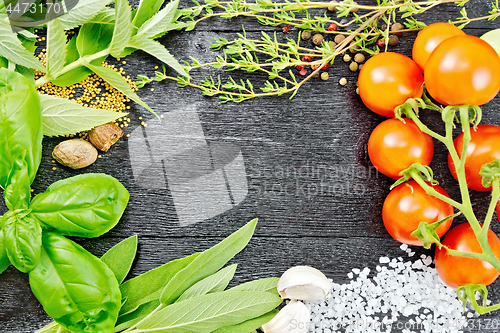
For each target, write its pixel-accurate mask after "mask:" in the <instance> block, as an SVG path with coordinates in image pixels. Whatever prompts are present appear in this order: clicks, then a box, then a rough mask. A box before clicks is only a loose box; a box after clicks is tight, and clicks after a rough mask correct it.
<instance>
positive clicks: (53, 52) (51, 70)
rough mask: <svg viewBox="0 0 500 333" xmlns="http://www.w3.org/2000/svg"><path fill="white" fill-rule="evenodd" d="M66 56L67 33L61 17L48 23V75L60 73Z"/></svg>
mask: <svg viewBox="0 0 500 333" xmlns="http://www.w3.org/2000/svg"><path fill="white" fill-rule="evenodd" d="M65 58H66V35H65V34H64V29H63V26H62V24H61V21H59V19H57V18H56V19H53V20H52V21H50V22H49V23H48V24H47V75H49V76H51V75H53V74H56V73H59V72H60V71H61V70H62V68H63V67H64V59H65Z"/></svg>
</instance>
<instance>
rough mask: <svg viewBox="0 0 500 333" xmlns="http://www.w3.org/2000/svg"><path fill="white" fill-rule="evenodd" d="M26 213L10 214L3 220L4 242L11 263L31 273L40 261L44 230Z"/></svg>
mask: <svg viewBox="0 0 500 333" xmlns="http://www.w3.org/2000/svg"><path fill="white" fill-rule="evenodd" d="M27 214H28V213H27V212H25V211H21V212H9V213H7V214H5V215H4V218H3V223H2V224H3V226H4V227H3V230H2V231H3V235H4V237H3V242H4V246H5V251H6V252H7V256H8V257H9V261H10V262H11V263H12V265H14V267H16V268H17V269H18V270H20V271H21V272H23V273H28V272H29V271H31V270H32V269H33V268H34V267H35V265H36V264H37V263H38V260H39V259H40V251H41V247H42V229H41V228H40V224H39V223H38V222H37V221H36V220H35V219H33V218H31V217H30V216H29V215H27Z"/></svg>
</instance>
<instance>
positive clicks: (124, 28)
mask: <svg viewBox="0 0 500 333" xmlns="http://www.w3.org/2000/svg"><path fill="white" fill-rule="evenodd" d="M115 11H116V15H115V27H114V31H113V39H112V40H111V44H110V45H109V49H110V52H109V53H110V54H111V55H112V56H113V57H118V55H119V54H120V53H121V52H123V50H124V49H125V47H126V46H127V43H128V42H129V41H130V37H131V36H132V26H131V24H130V20H131V19H132V12H131V9H130V5H129V3H128V0H115Z"/></svg>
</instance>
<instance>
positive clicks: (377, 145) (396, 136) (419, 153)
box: [368, 118, 434, 179]
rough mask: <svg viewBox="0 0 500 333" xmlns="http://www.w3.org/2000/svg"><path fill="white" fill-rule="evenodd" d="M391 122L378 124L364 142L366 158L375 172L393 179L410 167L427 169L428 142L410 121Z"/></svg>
mask: <svg viewBox="0 0 500 333" xmlns="http://www.w3.org/2000/svg"><path fill="white" fill-rule="evenodd" d="M405 122H406V123H403V122H402V121H400V120H398V119H396V118H392V119H387V120H385V121H384V122H382V123H380V124H379V125H378V126H377V127H376V128H375V129H374V130H373V132H372V134H371V135H370V138H369V139H368V155H369V157H370V161H371V162H372V164H373V165H374V166H375V167H376V168H377V170H378V171H379V172H381V173H383V174H384V175H386V176H388V177H391V178H393V179H399V178H400V176H399V173H400V172H401V171H403V170H404V169H407V168H408V167H409V166H410V165H412V164H413V163H420V164H423V165H429V163H430V162H431V160H432V155H433V154H434V143H433V142H432V138H431V137H430V136H429V135H427V134H425V133H423V132H422V131H420V129H419V128H418V126H417V125H416V124H415V123H414V122H413V120H411V119H405Z"/></svg>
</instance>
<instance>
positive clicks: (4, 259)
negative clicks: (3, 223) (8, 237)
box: [0, 228, 10, 274]
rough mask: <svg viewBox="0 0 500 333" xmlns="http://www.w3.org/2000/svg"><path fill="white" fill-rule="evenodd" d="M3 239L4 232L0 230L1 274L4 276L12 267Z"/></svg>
mask: <svg viewBox="0 0 500 333" xmlns="http://www.w3.org/2000/svg"><path fill="white" fill-rule="evenodd" d="M3 239H4V235H3V230H2V228H0V274H2V273H3V272H4V271H5V270H6V269H7V268H8V267H9V266H10V261H9V257H8V256H7V251H6V250H5V245H4V240H3Z"/></svg>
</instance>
